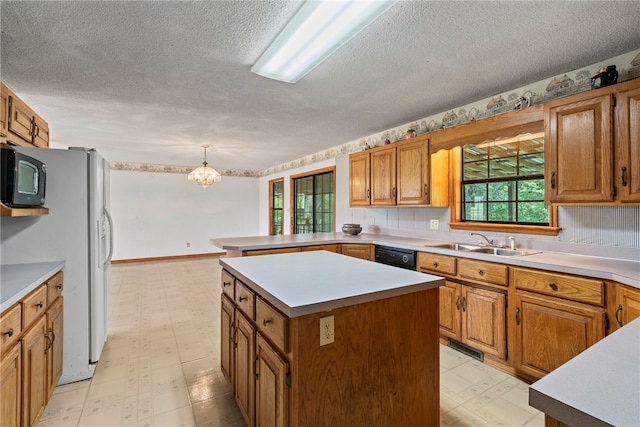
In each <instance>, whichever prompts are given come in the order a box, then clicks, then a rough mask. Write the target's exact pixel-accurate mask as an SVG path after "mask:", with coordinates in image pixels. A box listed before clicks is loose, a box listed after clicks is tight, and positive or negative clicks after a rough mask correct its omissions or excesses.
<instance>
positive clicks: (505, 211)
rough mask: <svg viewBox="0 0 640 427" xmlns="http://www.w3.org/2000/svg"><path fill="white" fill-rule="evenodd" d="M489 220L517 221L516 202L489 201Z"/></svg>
mask: <svg viewBox="0 0 640 427" xmlns="http://www.w3.org/2000/svg"><path fill="white" fill-rule="evenodd" d="M488 220H489V221H495V222H515V221H516V204H515V203H512V202H489V217H488Z"/></svg>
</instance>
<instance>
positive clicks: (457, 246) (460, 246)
mask: <svg viewBox="0 0 640 427" xmlns="http://www.w3.org/2000/svg"><path fill="white" fill-rule="evenodd" d="M425 246H427V247H430V248H441V249H451V250H452V251H475V250H476V249H482V246H476V245H467V244H466V243H442V244H440V245H425Z"/></svg>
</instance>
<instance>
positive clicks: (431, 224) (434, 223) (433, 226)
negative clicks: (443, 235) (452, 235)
mask: <svg viewBox="0 0 640 427" xmlns="http://www.w3.org/2000/svg"><path fill="white" fill-rule="evenodd" d="M429 228H430V229H432V230H437V229H438V228H440V221H438V220H437V219H432V220H431V221H430V222H429Z"/></svg>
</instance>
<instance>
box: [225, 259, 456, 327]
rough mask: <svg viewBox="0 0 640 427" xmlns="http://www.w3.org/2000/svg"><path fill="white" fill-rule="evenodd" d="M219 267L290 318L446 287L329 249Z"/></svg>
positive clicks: (432, 278) (426, 277) (235, 261)
mask: <svg viewBox="0 0 640 427" xmlns="http://www.w3.org/2000/svg"><path fill="white" fill-rule="evenodd" d="M220 264H221V265H222V266H223V267H224V268H225V269H227V270H228V271H230V272H231V273H232V274H233V275H234V276H235V277H236V278H238V279H240V280H241V281H242V282H244V283H245V284H246V285H248V286H249V287H250V288H252V289H253V290H254V291H256V293H257V294H259V295H261V296H262V297H263V298H264V299H266V300H267V301H268V302H270V303H271V304H272V305H273V306H275V307H276V308H277V309H278V310H280V311H281V312H282V313H284V314H285V315H287V316H289V317H296V316H302V315H305V314H311V313H318V312H321V311H326V310H331V309H334V308H339V307H345V306H349V305H353V304H359V303H363V302H370V301H375V300H379V299H384V298H389V297H393V296H398V295H404V294H408V293H412V292H417V291H421V290H425V289H432V288H436V287H438V286H441V285H444V279H442V278H441V277H437V276H432V275H430V274H424V273H418V272H416V271H411V270H404V269H401V268H397V267H390V266H388V265H384V264H376V263H372V262H369V261H364V260H361V259H357V258H353V257H348V256H345V255H340V254H336V253H333V252H327V251H311V252H294V253H289V254H277V255H264V256H259V257H238V258H221V259H220Z"/></svg>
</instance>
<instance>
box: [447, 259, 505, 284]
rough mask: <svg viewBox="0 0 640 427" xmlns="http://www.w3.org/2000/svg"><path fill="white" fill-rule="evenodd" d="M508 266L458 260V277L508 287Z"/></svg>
mask: <svg viewBox="0 0 640 427" xmlns="http://www.w3.org/2000/svg"><path fill="white" fill-rule="evenodd" d="M508 271H509V270H508V269H507V266H506V265H500V264H490V263H487V262H484V261H474V260H470V259H462V258H460V259H458V275H459V276H460V277H463V278H465V279H472V280H476V281H479V282H486V283H493V284H494V285H502V286H507V274H508Z"/></svg>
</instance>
